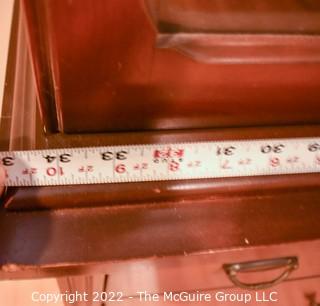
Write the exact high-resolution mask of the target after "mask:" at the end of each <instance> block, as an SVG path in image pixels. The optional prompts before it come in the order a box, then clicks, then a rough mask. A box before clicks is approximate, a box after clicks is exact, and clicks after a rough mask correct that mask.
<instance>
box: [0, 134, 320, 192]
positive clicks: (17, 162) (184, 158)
mask: <svg viewBox="0 0 320 306" xmlns="http://www.w3.org/2000/svg"><path fill="white" fill-rule="evenodd" d="M0 158H1V161H2V164H3V166H4V167H5V170H6V180H5V185H6V186H51V185H76V184H100V183H122V182H146V181H165V180H185V179H202V178H223V177H243V176H260V175H282V174H298V173H317V172H320V138H291V139H265V140H241V141H240V140H236V141H209V142H195V143H176V144H147V145H124V146H107V147H85V148H66V149H48V150H29V151H12V152H0Z"/></svg>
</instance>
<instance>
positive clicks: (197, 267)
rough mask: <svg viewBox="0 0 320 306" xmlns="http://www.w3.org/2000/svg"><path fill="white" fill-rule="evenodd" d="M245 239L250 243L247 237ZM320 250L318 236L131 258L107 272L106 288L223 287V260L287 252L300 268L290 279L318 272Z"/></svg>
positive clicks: (250, 278) (266, 275)
mask: <svg viewBox="0 0 320 306" xmlns="http://www.w3.org/2000/svg"><path fill="white" fill-rule="evenodd" d="M245 239H246V242H247V243H248V246H249V245H250V240H247V238H245ZM319 252H320V240H317V241H310V242H300V243H291V244H283V245H273V246H268V247H258V248H250V247H249V248H247V249H239V250H237V249H233V250H228V251H221V252H217V253H215V252H213V254H210V252H209V254H204V255H192V256H185V257H176V258H163V259H157V260H156V259H155V260H150V261H147V262H140V263H139V262H133V263H131V264H130V263H128V264H127V265H125V266H123V269H121V267H119V269H117V271H115V272H114V273H113V274H111V275H110V277H109V282H108V288H107V289H108V290H109V291H120V292H123V293H124V294H125V295H126V296H135V295H136V292H139V291H141V292H142V291H147V292H149V293H161V292H164V291H191V290H195V289H197V290H202V291H203V290H212V289H215V288H225V287H230V286H233V284H232V282H231V281H230V279H229V278H228V276H227V275H226V273H225V272H224V270H223V268H222V266H223V264H226V263H235V262H244V261H256V260H262V259H271V258H278V257H288V256H297V257H298V259H299V263H300V264H299V268H298V269H297V270H295V271H294V272H292V274H291V275H290V279H297V278H303V277H308V276H313V275H319V276H320V260H319V258H318V254H319ZM283 271H284V268H282V269H275V270H272V271H268V272H266V271H260V272H255V273H242V274H241V273H240V274H239V279H240V280H241V281H243V282H246V283H258V282H266V281H270V280H273V279H275V278H276V277H277V276H279V275H280V274H281V273H282V272H283Z"/></svg>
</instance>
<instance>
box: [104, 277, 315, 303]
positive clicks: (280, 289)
mask: <svg viewBox="0 0 320 306" xmlns="http://www.w3.org/2000/svg"><path fill="white" fill-rule="evenodd" d="M199 293H200V292H198V297H199ZM201 293H203V294H206V297H207V301H205V300H204V295H203V296H202V299H203V300H202V301H201V300H200V299H201V297H199V298H198V301H197V300H196V301H194V300H193V301H191V299H193V298H194V295H193V294H192V293H190V295H189V293H181V295H180V296H181V300H179V296H178V295H170V294H167V295H166V296H164V295H159V296H158V297H157V296H153V297H152V298H153V299H158V301H153V302H151V301H150V300H148V301H146V300H145V297H144V296H141V298H140V297H134V298H127V299H125V302H126V304H125V305H128V306H136V305H158V306H161V305H184V306H185V305H251V306H256V305H277V306H319V305H320V278H310V279H304V280H298V281H289V282H285V283H282V284H280V285H278V286H275V287H274V288H272V289H269V290H259V291H246V290H241V289H226V290H223V289H222V290H211V291H204V292H201ZM173 296H174V297H173ZM173 299H175V301H174V300H173ZM183 299H186V300H187V301H184V300H183ZM209 299H210V300H209ZM107 305H110V304H107Z"/></svg>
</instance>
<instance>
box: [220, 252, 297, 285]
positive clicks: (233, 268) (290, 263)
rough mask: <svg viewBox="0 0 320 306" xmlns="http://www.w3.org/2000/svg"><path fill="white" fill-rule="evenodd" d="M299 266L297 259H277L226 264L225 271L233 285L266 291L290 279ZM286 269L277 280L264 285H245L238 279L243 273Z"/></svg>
mask: <svg viewBox="0 0 320 306" xmlns="http://www.w3.org/2000/svg"><path fill="white" fill-rule="evenodd" d="M298 266H299V263H298V258H297V257H282V258H275V259H266V260H257V261H248V262H241V263H232V264H224V265H223V269H224V271H225V272H226V274H227V275H228V277H229V279H230V280H231V282H232V283H233V284H235V285H236V286H238V287H240V288H244V289H251V290H257V289H266V288H270V287H272V286H274V285H276V284H279V283H280V282H282V281H284V280H285V279H287V278H288V276H289V275H290V274H291V272H292V271H293V270H295V269H297V268H298ZM282 267H284V268H285V270H284V271H283V272H282V273H281V274H280V275H279V276H278V277H277V278H275V279H273V280H271V281H266V282H262V283H252V284H248V283H244V282H242V281H240V280H239V279H238V277H237V274H238V273H241V272H259V271H266V270H273V269H278V268H282Z"/></svg>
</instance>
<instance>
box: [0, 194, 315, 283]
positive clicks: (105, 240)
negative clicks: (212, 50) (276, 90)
mask: <svg viewBox="0 0 320 306" xmlns="http://www.w3.org/2000/svg"><path fill="white" fill-rule="evenodd" d="M319 199H320V196H319V189H318V188H316V189H315V190H309V191H297V192H288V193H279V194H276V195H268V194H266V195H263V196H261V195H255V196H237V197H221V198H220V197H216V198H212V199H211V200H198V201H194V200H190V201H181V202H167V203H161V202H157V203H147V204H143V205H118V206H115V207H101V208H88V209H84V208H82V209H63V210H54V211H42V212H39V211H38V212H37V211H32V212H3V211H2V212H1V213H0V233H1V235H0V245H1V253H0V265H1V270H0V276H1V277H5V278H11V277H29V276H32V277H44V276H49V275H51V276H52V273H55V274H54V275H56V274H59V273H60V274H62V275H63V273H72V270H73V272H78V273H80V272H81V270H82V271H84V270H85V269H87V273H88V272H89V271H90V269H89V268H90V264H91V268H92V269H93V270H94V269H98V267H99V265H100V264H102V263H105V264H108V265H109V266H110V265H112V264H113V263H114V262H116V261H120V260H136V259H145V258H150V257H163V256H173V255H180V256H181V255H182V256H185V254H194V253H199V252H204V253H205V252H216V251H218V250H221V249H230V248H239V247H240V248H245V247H248V244H247V242H246V241H249V243H250V246H259V245H260V246H261V245H270V244H279V243H285V242H293V241H302V240H312V239H317V238H319V233H320V229H319V226H320V225H319V213H320V212H319V209H320V205H319ZM271 221H272V222H271ZM97 250H99V251H97ZM66 263H67V265H66ZM88 265H89V266H88ZM86 266H88V268H87V267H86ZM88 269H89V270H88ZM100 272H101V271H100ZM105 272H106V273H107V274H109V273H108V270H105ZM110 275H111V273H110Z"/></svg>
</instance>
